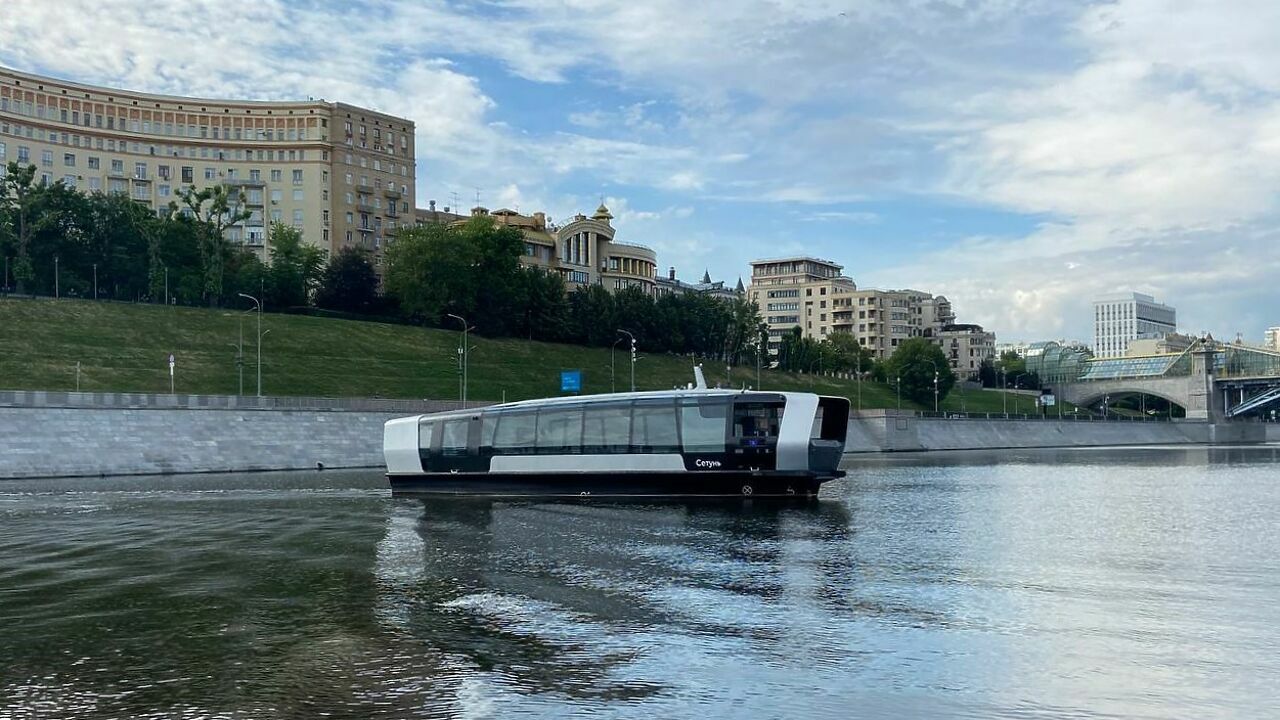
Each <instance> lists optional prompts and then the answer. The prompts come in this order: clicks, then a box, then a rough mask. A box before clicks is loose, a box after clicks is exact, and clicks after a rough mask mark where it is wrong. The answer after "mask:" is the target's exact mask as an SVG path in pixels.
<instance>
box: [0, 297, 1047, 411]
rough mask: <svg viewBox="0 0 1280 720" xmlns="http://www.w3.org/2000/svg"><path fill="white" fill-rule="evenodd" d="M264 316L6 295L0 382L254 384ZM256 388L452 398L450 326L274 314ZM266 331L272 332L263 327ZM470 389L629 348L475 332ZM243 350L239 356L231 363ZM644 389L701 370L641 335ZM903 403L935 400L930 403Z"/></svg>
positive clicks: (486, 395)
mask: <svg viewBox="0 0 1280 720" xmlns="http://www.w3.org/2000/svg"><path fill="white" fill-rule="evenodd" d="M256 322H257V318H256V316H254V315H252V314H249V315H245V314H244V313H242V312H240V311H239V310H235V309H208V308H189V307H165V306H158V305H145V304H131V303H118V302H94V301H90V300H66V299H63V300H50V299H38V300H31V299H18V298H0V328H3V329H4V330H3V333H0V335H2V336H3V342H0V383H2V384H0V388H3V389H5V390H59V391H73V390H84V391H86V392H112V393H114V392H128V393H137V392H144V393H156V394H164V393H168V392H169V390H170V387H171V386H170V376H169V365H168V358H169V356H170V355H172V356H173V357H174V360H175V368H174V377H173V385H172V387H173V388H174V389H176V391H177V392H178V393H193V394H199V395H205V396H210V395H221V396H228V395H237V394H241V395H243V394H246V393H247V394H257V391H258V388H259V385H258V376H257V366H256V360H257V358H258V353H257V350H258V348H257V343H256V341H255V335H254V333H255V331H256V327H257V325H256ZM262 328H263V330H264V337H263V340H262V355H261V357H262V377H261V380H262V382H261V389H262V392H263V393H265V394H267V395H270V396H276V397H292V396H302V397H320V396H323V397H342V398H407V399H420V398H456V397H458V395H459V391H460V388H459V387H458V380H459V374H458V340H459V333H458V332H457V331H454V330H443V329H439V328H423V327H414V326H409V325H392V324H386V323H378V322H369V321H356V320H344V319H337V318H324V317H310V316H303V315H286V314H279V313H267V314H265V315H263V316H262ZM266 331H269V334H267V333H266ZM469 343H470V345H471V346H472V350H471V353H470V355H469V356H468V362H467V377H468V390H467V397H468V398H470V399H475V400H486V401H489V402H500V401H503V400H507V401H510V400H528V399H532V398H542V397H554V396H556V395H558V394H560V392H561V390H560V387H561V385H560V373H561V371H563V370H578V371H580V372H581V373H582V376H581V377H582V389H581V392H582V393H583V394H590V393H607V392H612V391H613V390H619V391H621V390H625V389H628V388H629V387H630V386H631V372H632V367H631V363H630V352H629V351H628V350H627V349H626V348H624V347H622V346H621V345H619V346H618V348H617V352H611V350H610V348H609V347H583V346H579V345H565V344H559V343H548V342H536V341H531V340H521V339H517V338H486V337H478V336H475V335H472V336H471V337H470V338H469ZM241 346H243V348H244V353H243V355H242V356H241V357H242V358H243V364H242V365H237V362H236V358H237V355H238V350H239V348H240V347H241ZM639 355H640V360H639V361H638V362H637V363H636V364H635V368H634V371H635V387H636V389H638V390H666V389H670V388H672V387H674V386H683V385H685V384H686V383H688V382H690V381H692V380H693V370H692V366H693V363H694V362H695V361H694V360H693V359H692V358H689V357H684V356H678V355H666V354H651V353H650V351H649V349H648V348H647V347H646V342H645V338H643V337H641V338H639ZM704 370H705V372H706V376H707V381H708V382H710V383H712V384H717V383H719V384H723V385H725V386H729V387H744V386H751V387H762V388H764V389H766V390H784V391H797V392H817V393H821V394H825V395H839V396H842V397H847V398H849V399H850V401H851V402H852V403H853V404H854V405H857V404H858V403H859V398H861V400H860V402H861V404H862V407H868V408H872V407H876V408H886V407H897V406H898V397H897V394H896V392H895V390H894V388H892V387H891V386H889V385H887V384H885V383H879V382H873V381H870V380H866V381H864V382H862V383H859V382H858V381H857V380H856V379H854V378H852V377H831V376H826V375H812V374H799V373H784V372H775V371H771V370H769V369H767V368H765V369H764V370H763V371H761V373H760V374H759V376H758V378H757V373H756V368H755V364H754V363H751V364H750V365H748V366H740V367H735V368H733V369H732V371H731V372H729V373H728V374H726V371H725V367H724V365H723V364H716V365H713V364H712V363H711V362H710V361H708V362H706V363H705V367H704ZM901 406H902V407H903V408H907V409H917V410H925V409H929V410H932V409H933V403H932V402H929V403H927V407H926V406H924V405H916V404H913V403H912V402H911V401H910V399H908V398H904V399H903V400H902V404H901ZM1006 408H1007V409H1008V410H1009V411H1010V412H1019V411H1021V412H1027V411H1029V410H1030V409H1031V398H1029V397H1027V396H1025V395H1021V394H1014V393H1009V394H1008V396H1007V397H1005V396H1003V394H1002V393H1000V392H999V391H996V390H984V391H977V390H960V389H957V390H955V391H953V392H952V393H951V394H950V395H948V396H947V397H946V398H943V400H942V403H941V409H942V410H946V411H952V412H955V411H961V410H968V411H971V412H1004V411H1005V409H1006Z"/></svg>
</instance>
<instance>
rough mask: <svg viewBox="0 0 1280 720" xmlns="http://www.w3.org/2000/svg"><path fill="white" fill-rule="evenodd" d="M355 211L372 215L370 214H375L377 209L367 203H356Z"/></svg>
mask: <svg viewBox="0 0 1280 720" xmlns="http://www.w3.org/2000/svg"><path fill="white" fill-rule="evenodd" d="M356 209H357V210H359V211H360V212H362V213H370V214H372V213H376V212H378V208H376V207H374V206H373V203H371V202H368V201H357V202H356Z"/></svg>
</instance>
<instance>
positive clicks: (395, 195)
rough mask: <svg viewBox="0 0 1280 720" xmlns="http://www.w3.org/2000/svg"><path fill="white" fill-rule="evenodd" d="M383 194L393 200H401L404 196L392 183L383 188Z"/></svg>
mask: <svg viewBox="0 0 1280 720" xmlns="http://www.w3.org/2000/svg"><path fill="white" fill-rule="evenodd" d="M382 194H383V195H386V196H387V197H389V198H391V199H392V200H399V199H400V198H401V197H402V196H401V195H400V191H399V190H397V189H396V188H394V187H392V186H390V185H388V186H387V187H386V188H385V189H383V191H382Z"/></svg>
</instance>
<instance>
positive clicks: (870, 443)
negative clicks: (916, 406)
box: [845, 410, 1280, 453]
mask: <svg viewBox="0 0 1280 720" xmlns="http://www.w3.org/2000/svg"><path fill="white" fill-rule="evenodd" d="M1278 441H1280V425H1277V424H1275V423H1251V422H1235V423H1216V424H1215V423H1206V422H1194V421H1173V422H1141V421H1124V420H1110V421H1104V420H1097V419H1094V420H1090V419H1077V420H1072V419H1066V418H1064V419H1053V418H1046V419H1036V420H1021V419H1006V418H1003V417H999V416H994V417H919V416H917V415H916V414H915V413H908V412H898V411H893V410H864V411H862V412H854V413H852V414H851V417H850V421H849V433H848V437H847V439H846V441H845V452H846V453H878V452H902V451H908V452H909V451H920V450H992V449H1004V448H1056V447H1113V446H1125V445H1221V444H1238V443H1263V442H1278Z"/></svg>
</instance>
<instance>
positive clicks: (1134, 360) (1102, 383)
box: [1027, 338, 1280, 423]
mask: <svg viewBox="0 0 1280 720" xmlns="http://www.w3.org/2000/svg"><path fill="white" fill-rule="evenodd" d="M1037 350H1038V351H1039V352H1035V353H1034V354H1029V355H1028V358H1027V370H1028V372H1037V373H1038V374H1039V376H1040V380H1041V383H1042V384H1043V385H1044V386H1046V387H1049V388H1052V389H1053V390H1054V391H1055V393H1056V394H1057V395H1058V397H1060V398H1061V399H1063V400H1066V401H1067V402H1070V403H1073V404H1075V405H1078V406H1080V407H1092V406H1097V405H1100V404H1101V405H1104V406H1105V405H1106V404H1107V403H1109V402H1111V401H1114V400H1116V399H1118V398H1121V397H1124V396H1127V395H1149V396H1153V397H1158V398H1162V399H1164V400H1167V401H1169V402H1170V403H1173V404H1174V405H1178V406H1179V407H1182V408H1183V409H1184V410H1186V414H1187V419H1189V420H1204V421H1209V422H1214V423H1217V422H1223V421H1228V420H1231V419H1233V418H1245V417H1258V416H1267V415H1270V413H1272V411H1275V410H1280V351H1275V350H1269V349H1265V348H1260V347H1254V346H1250V345H1244V344H1240V343H1221V342H1217V341H1215V340H1213V339H1212V338H1205V339H1200V340H1197V341H1195V342H1194V343H1193V344H1192V345H1191V347H1189V348H1187V349H1186V350H1185V351H1183V352H1181V353H1171V354H1167V355H1148V356H1142V357H1119V358H1102V359H1094V358H1091V357H1089V356H1088V354H1087V353H1086V352H1084V351H1080V350H1078V349H1075V348H1065V347H1062V346H1059V345H1058V344H1057V343H1045V344H1044V345H1043V346H1041V347H1040V348H1037Z"/></svg>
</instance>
